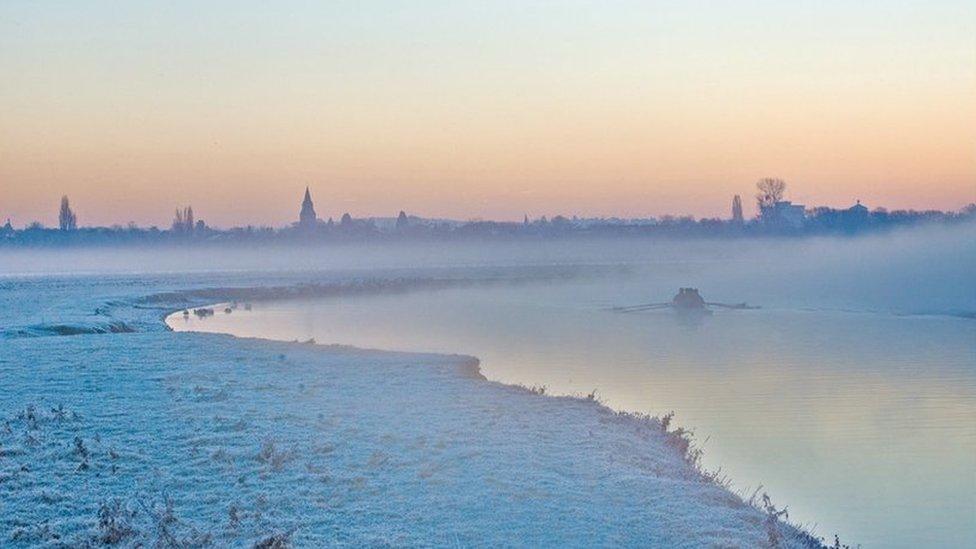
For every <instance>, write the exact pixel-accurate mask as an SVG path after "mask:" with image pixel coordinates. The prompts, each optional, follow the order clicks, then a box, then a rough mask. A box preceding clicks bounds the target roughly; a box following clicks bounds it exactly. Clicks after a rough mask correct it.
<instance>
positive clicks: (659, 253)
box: [0, 223, 976, 316]
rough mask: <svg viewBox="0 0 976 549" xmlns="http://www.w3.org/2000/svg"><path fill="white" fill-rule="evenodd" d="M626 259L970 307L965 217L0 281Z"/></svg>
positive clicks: (398, 249) (210, 263) (829, 302)
mask: <svg viewBox="0 0 976 549" xmlns="http://www.w3.org/2000/svg"><path fill="white" fill-rule="evenodd" d="M526 265H601V266H608V265H628V266H631V267H633V270H634V271H636V272H637V274H638V276H645V277H646V278H647V284H648V292H649V294H648V295H649V297H650V296H653V297H669V294H668V292H671V293H673V291H674V290H675V289H676V288H677V287H679V286H697V287H701V288H702V290H703V292H704V293H706V297H707V298H710V299H714V300H728V301H742V300H748V301H750V302H754V303H758V304H761V305H763V306H772V307H801V308H802V307H814V308H816V307H821V306H822V307H829V308H851V309H855V310H885V311H892V312H900V313H930V312H931V313H950V314H962V315H963V316H965V315H968V314H972V313H973V312H974V311H976V276H974V273H976V223H970V224H964V225H954V226H930V227H919V228H912V229H906V230H902V231H895V232H890V233H886V234H880V235H879V234H875V235H868V236H859V237H809V238H772V237H770V238H753V239H734V240H729V239H721V240H708V239H687V240H686V239H663V238H638V237H633V238H623V237H622V238H612V239H594V238H580V239H554V240H542V239H540V240H537V241H517V242H516V241H466V242H385V243H360V244H343V245H333V246H309V247H301V246H276V247H260V248H240V247H235V248H216V247H173V248H151V249H150V248H88V249H84V248H72V249H59V250H51V249H40V250H38V249H34V250H26V249H7V250H0V276H4V277H11V276H43V275H83V274H84V275H98V274H138V273H147V274H149V273H152V274H160V273H181V272H186V273H207V272H214V273H217V272H316V271H339V270H374V269H375V270H381V269H401V268H409V269H427V268H453V267H464V268H477V267H492V268H498V267H508V266H512V267H515V266H526Z"/></svg>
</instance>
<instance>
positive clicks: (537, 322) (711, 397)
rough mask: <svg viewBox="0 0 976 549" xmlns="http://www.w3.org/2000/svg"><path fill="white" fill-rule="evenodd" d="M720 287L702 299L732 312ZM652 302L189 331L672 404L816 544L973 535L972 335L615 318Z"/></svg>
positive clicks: (565, 293)
mask: <svg viewBox="0 0 976 549" xmlns="http://www.w3.org/2000/svg"><path fill="white" fill-rule="evenodd" d="M670 291H671V292H673V289H671V290H670ZM660 293H663V292H660ZM729 293H731V292H727V295H723V296H715V297H716V299H718V298H727V299H728V300H729V301H736V300H741V299H740V298H739V297H738V296H734V295H728V294H729ZM647 294H648V283H647V278H646V277H641V276H624V275H621V276H616V277H608V278H605V279H601V280H586V281H567V282H562V283H552V282H550V283H547V284H540V285H534V286H533V285H521V286H512V287H497V286H496V287H476V288H475V287H472V288H456V289H449V290H440V291H424V292H415V293H405V294H397V295H382V296H357V297H354V298H333V299H327V300H318V301H312V302H279V303H266V304H256V305H255V307H254V310H253V311H252V312H243V311H237V312H235V313H234V314H232V315H217V316H215V317H211V318H206V319H202V320H201V319H197V318H194V317H188V318H187V320H186V324H185V326H184V327H185V328H188V329H203V330H212V331H221V332H230V333H234V334H238V335H243V336H260V337H272V338H276V339H286V340H291V339H301V340H304V339H308V338H315V340H316V341H318V342H320V343H333V342H334V343H344V344H352V345H357V346H362V347H373V348H388V349H402V350H415V351H440V352H462V353H469V354H473V355H476V356H478V357H480V358H482V360H483V369H484V372H485V374H486V375H487V376H488V377H489V378H491V379H496V380H500V381H505V382H518V383H523V384H526V385H545V386H547V387H548V388H549V390H550V391H551V392H554V393H561V394H586V393H589V392H590V391H592V390H593V389H596V391H597V395H598V396H599V397H600V398H602V399H604V400H605V401H606V402H607V403H608V404H609V405H610V406H612V407H614V408H618V409H625V410H633V411H645V412H651V413H662V412H666V411H668V410H675V411H676V412H677V415H678V420H679V422H680V423H681V424H683V425H688V426H692V427H694V428H695V429H696V430H697V433H698V435H699V438H700V440H701V441H703V443H704V446H705V449H706V464H707V465H708V466H709V467H713V468H714V467H719V466H721V467H722V468H723V470H724V471H726V472H727V473H728V474H729V475H730V476H731V477H732V478H733V479H734V480H735V481H736V483H737V486H739V487H741V488H743V489H745V488H746V487H755V486H757V485H759V484H760V483H761V484H763V485H764V486H766V487H767V489H768V490H769V491H770V493H771V494H772V495H773V496H774V497H776V498H777V499H779V500H781V501H783V502H785V503H788V504H789V506H790V513H791V517H793V518H794V519H797V520H799V521H801V522H808V523H812V522H816V523H818V524H819V525H820V528H819V531H820V532H821V533H822V534H828V533H833V532H839V533H841V534H842V535H843V536H845V537H847V538H850V539H852V540H855V541H857V542H860V543H863V544H865V546H871V547H916V546H920V545H927V546H943V547H952V546H965V545H966V544H967V543H969V541H970V540H972V539H976V495H974V494H976V478H974V471H976V426H974V421H973V419H974V418H976V323H973V322H972V321H968V320H962V319H957V318H951V317H938V316H932V317H917V316H916V317H900V316H895V315H892V314H873V313H850V312H843V311H838V310H826V311H816V310H813V311H811V310H803V308H804V307H806V306H807V305H808V304H806V303H800V304H799V305H798V306H797V307H795V308H787V307H783V306H779V307H773V308H766V309H762V310H749V311H725V310H717V311H715V313H714V314H712V315H694V316H691V315H681V314H675V312H674V311H670V310H657V311H648V312H644V313H634V314H619V313H614V312H612V311H611V310H610V308H611V306H613V305H619V304H622V303H635V302H641V300H643V301H647V300H648V299H647V298H648V295H647ZM756 295H760V294H758V293H757V294H756ZM180 324H182V322H180Z"/></svg>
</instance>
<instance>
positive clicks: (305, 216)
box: [298, 187, 318, 232]
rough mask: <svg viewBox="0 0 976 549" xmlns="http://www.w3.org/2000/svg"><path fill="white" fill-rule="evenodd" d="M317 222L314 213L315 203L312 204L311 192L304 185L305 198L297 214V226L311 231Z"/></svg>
mask: <svg viewBox="0 0 976 549" xmlns="http://www.w3.org/2000/svg"><path fill="white" fill-rule="evenodd" d="M317 223H318V217H317V216H316V215H315V205H314V204H312V194H311V193H310V192H309V191H308V187H305V199H304V200H302V211H301V213H299V214H298V228H299V229H301V230H303V231H308V232H312V231H314V230H315V225H316V224H317Z"/></svg>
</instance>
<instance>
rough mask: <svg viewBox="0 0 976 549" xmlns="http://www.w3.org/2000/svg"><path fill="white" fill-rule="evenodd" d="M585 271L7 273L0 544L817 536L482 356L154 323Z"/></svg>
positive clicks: (598, 409) (667, 436)
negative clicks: (486, 375)
mask: <svg viewBox="0 0 976 549" xmlns="http://www.w3.org/2000/svg"><path fill="white" fill-rule="evenodd" d="M576 274H578V273H567V272H565V271H561V270H556V271H553V272H550V271H540V270H538V269H535V270H532V269H530V270H527V271H523V272H514V274H513V273H502V274H499V273H489V274H488V275H485V274H484V273H481V274H477V275H473V274H472V273H469V272H459V273H453V274H452V275H451V276H450V277H447V278H445V277H443V276H440V275H439V277H435V278H433V279H432V278H430V275H427V277H426V278H425V277H424V276H421V275H420V274H419V273H407V274H405V273H390V275H389V277H388V279H387V280H386V281H384V280H382V279H376V278H374V279H372V281H364V280H362V279H360V278H358V277H357V275H355V274H346V275H330V276H328V277H325V276H313V275H281V274H277V275H253V274H252V275H222V276H220V277H217V276H215V275H206V276H204V275H196V276H179V277H177V276H164V277H160V276H122V275H119V276H112V277H106V276H98V277H95V276H90V277H85V276H79V277H70V278H50V277H35V278H22V279H5V280H3V281H0V380H2V389H3V390H2V391H0V545H3V546H33V545H69V546H78V545H86V544H92V545H98V544H103V543H120V544H123V545H139V544H143V545H149V544H160V545H162V546H172V547H182V546H195V545H206V544H212V545H215V546H225V545H234V546H251V545H254V544H259V543H264V544H265V546H275V545H274V543H276V542H281V543H283V542H287V543H291V544H294V545H297V546H323V545H332V544H342V545H355V546H361V545H437V546H441V545H451V546H470V545H479V546H481V545H484V546H513V545H527V546H593V545H602V546H606V545H618V546H657V547H761V546H769V545H782V546H807V545H809V544H811V543H812V541H811V540H810V539H809V538H808V537H806V536H803V535H800V534H799V533H798V532H797V531H796V530H795V529H793V528H792V527H789V526H787V525H785V524H783V523H782V522H776V521H774V520H772V519H771V515H769V514H768V513H765V512H763V511H761V510H759V509H757V508H756V506H752V505H749V504H747V503H744V502H743V501H742V500H741V498H739V497H738V496H736V495H734V494H732V493H731V492H729V491H728V490H726V489H725V488H723V487H721V486H719V485H718V484H716V483H715V482H713V481H712V480H710V479H709V478H708V477H707V476H706V475H703V474H702V473H700V472H699V471H698V470H697V469H696V467H695V465H694V459H693V453H692V454H691V455H689V453H687V452H686V448H685V445H684V440H685V439H684V438H682V437H681V435H680V431H679V432H678V433H675V432H674V431H675V430H674V427H671V429H670V431H668V428H667V425H666V424H665V425H662V423H661V422H659V421H657V420H653V419H647V418H637V417H634V416H629V415H623V414H617V413H614V412H612V411H611V410H609V409H607V408H605V407H603V406H601V405H599V404H598V403H596V402H594V401H591V400H587V399H585V398H579V399H574V398H551V397H547V396H540V395H539V394H536V393H535V392H532V391H529V390H526V389H521V388H517V387H511V386H505V385H501V384H497V383H491V382H487V381H485V380H484V379H483V378H482V377H481V376H480V375H479V374H478V373H477V368H476V362H475V361H474V360H473V359H472V358H470V357H463V356H436V355H418V354H404V353H390V352H376V351H364V350H357V349H351V348H343V347H325V346H318V345H311V344H303V343H280V342H271V341H264V340H249V339H236V338H233V337H230V336H221V335H205V334H193V333H173V332H169V331H167V330H166V327H165V325H164V324H163V322H162V318H163V316H164V315H165V313H166V312H168V311H172V310H177V309H181V308H183V307H187V306H194V305H201V304H205V303H212V302H217V301H223V300H228V299H248V298H262V297H264V298H267V297H274V296H278V295H282V294H290V295H313V294H319V295H321V294H328V293H329V292H333V293H334V292H370V291H396V290H402V289H409V288H410V287H412V286H415V285H430V284H438V285H440V284H463V283H467V282H466V281H467V280H468V279H469V278H471V277H475V278H478V277H480V278H482V279H484V278H485V277H486V276H487V278H489V279H490V278H492V277H497V276H515V277H545V276H574V275H576ZM483 281H484V280H482V282H483ZM98 332H101V333H98Z"/></svg>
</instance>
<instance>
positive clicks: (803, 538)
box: [162, 285, 827, 549]
mask: <svg viewBox="0 0 976 549" xmlns="http://www.w3.org/2000/svg"><path fill="white" fill-rule="evenodd" d="M447 287H451V286H450V285H448V286H447ZM404 291H410V290H409V289H408V290H404ZM340 295H348V294H340ZM313 297H317V298H321V297H326V296H322V295H317V296H313ZM282 299H294V296H285V297H272V298H267V297H264V298H262V297H257V298H256V299H253V300H252V301H258V300H260V301H265V302H268V301H277V300H282ZM231 303H232V302H230V301H216V302H210V303H204V304H202V305H198V306H195V307H191V308H180V309H170V310H168V311H167V312H166V313H165V314H163V315H162V322H163V323H164V324H165V325H166V327H167V329H168V330H170V331H172V332H174V333H191V334H220V335H225V336H228V337H231V338H234V339H245V340H248V339H251V340H257V341H274V342H279V343H285V344H293V345H313V346H315V347H316V348H318V349H320V350H322V351H323V352H328V351H330V350H342V351H352V352H358V353H365V354H373V353H393V354H406V355H421V356H423V355H427V356H430V355H434V356H441V357H444V358H447V359H450V360H452V361H458V362H456V363H455V366H456V370H457V373H458V374H459V375H460V376H461V377H467V378H471V379H476V380H479V381H483V382H487V383H491V384H494V385H497V386H501V387H504V388H507V389H510V390H517V391H520V392H524V393H527V394H531V395H534V396H539V397H543V398H548V399H564V400H571V401H577V402H581V403H586V404H592V405H594V406H596V407H597V408H598V410H599V412H600V413H604V414H612V415H613V416H614V417H615V418H617V420H618V421H623V422H630V423H632V425H633V427H634V428H635V430H638V431H640V430H644V429H650V430H652V431H660V432H661V434H663V435H664V437H665V441H666V444H667V445H668V446H669V447H671V448H672V449H674V450H675V451H676V452H677V453H678V454H679V455H680V456H681V458H682V460H683V461H684V462H685V463H686V464H687V465H688V467H689V468H690V470H691V471H692V474H693V475H694V477H695V478H696V479H697V480H699V481H702V482H706V483H710V484H713V485H715V486H717V487H719V488H721V489H723V490H726V491H728V492H729V494H731V495H732V496H733V497H735V498H737V499H738V500H739V501H740V502H741V503H742V504H744V505H747V506H750V507H753V508H755V509H756V510H757V511H760V512H762V513H765V514H766V515H767V517H768V518H770V519H771V520H772V521H774V523H777V524H781V525H782V526H784V527H786V528H789V529H791V530H792V533H791V534H790V535H791V538H792V539H793V541H795V542H798V543H800V544H801V546H802V547H810V548H825V549H826V548H827V546H826V545H825V544H824V540H823V538H817V537H815V536H814V535H813V534H812V533H810V532H808V531H807V529H806V528H805V527H803V526H800V525H797V524H793V523H790V522H788V521H786V520H783V518H781V517H782V516H788V515H786V514H785V509H786V508H785V507H783V508H776V507H775V506H774V505H773V504H772V502H771V500H769V499H768V496H767V495H766V494H765V493H763V496H762V498H761V499H757V495H758V494H759V492H760V491H761V486H760V487H759V488H758V489H756V491H755V493H753V494H752V495H751V497H750V498H749V499H748V500H747V499H745V497H744V496H743V495H742V494H741V493H738V492H732V491H731V489H730V485H731V479H728V478H727V477H725V476H724V475H723V474H722V473H721V471H720V470H716V471H713V472H710V471H707V470H706V469H704V467H703V465H702V463H701V458H702V455H703V450H702V449H701V448H699V447H697V446H696V445H695V441H694V435H693V431H692V430H688V429H685V428H683V427H675V428H674V429H670V427H671V418H672V417H673V415H674V413H673V412H671V413H670V414H668V415H667V416H665V417H664V418H661V417H658V416H651V415H649V414H643V413H638V412H628V411H622V410H614V409H613V408H610V407H609V406H607V405H606V404H604V403H603V402H601V401H600V400H599V399H597V398H596V397H595V393H593V394H590V395H586V396H582V395H552V394H546V392H545V389H544V388H542V389H539V388H536V387H527V386H525V385H522V384H518V383H504V382H501V381H493V380H490V379H488V378H487V377H486V376H485V375H484V374H483V373H482V372H481V367H480V364H481V361H480V359H479V358H478V357H476V356H472V355H465V354H456V353H438V352H413V351H401V350H396V349H379V348H369V347H357V346H354V345H347V344H342V343H324V344H322V343H317V342H315V341H308V342H302V341H298V340H278V339H271V338H265V337H260V336H255V337H250V336H238V335H235V334H232V333H229V332H200V331H195V330H177V329H175V328H174V327H173V326H172V325H171V320H172V322H174V323H175V322H176V321H177V319H181V318H182V312H183V311H187V310H189V311H190V313H191V314H193V310H194V309H212V310H213V311H219V310H220V309H222V308H225V306H226V305H229V304H231ZM764 500H765V504H764V503H763V501H764ZM764 505H765V507H764Z"/></svg>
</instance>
